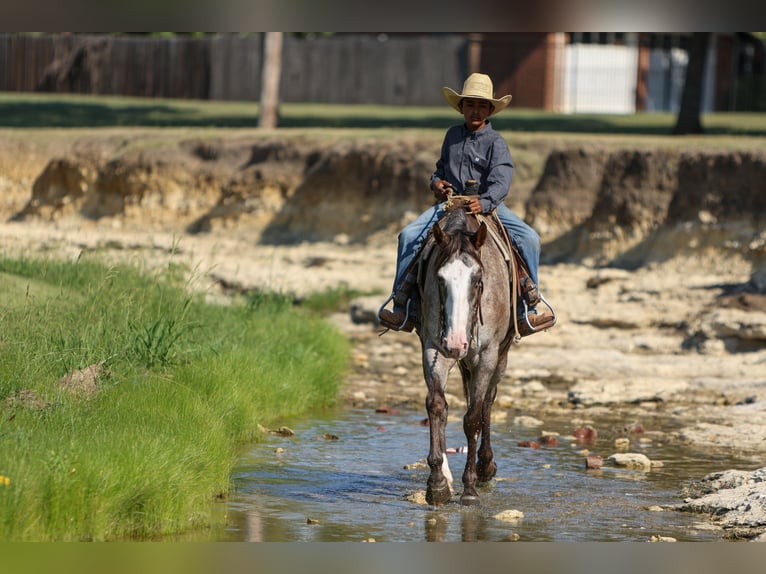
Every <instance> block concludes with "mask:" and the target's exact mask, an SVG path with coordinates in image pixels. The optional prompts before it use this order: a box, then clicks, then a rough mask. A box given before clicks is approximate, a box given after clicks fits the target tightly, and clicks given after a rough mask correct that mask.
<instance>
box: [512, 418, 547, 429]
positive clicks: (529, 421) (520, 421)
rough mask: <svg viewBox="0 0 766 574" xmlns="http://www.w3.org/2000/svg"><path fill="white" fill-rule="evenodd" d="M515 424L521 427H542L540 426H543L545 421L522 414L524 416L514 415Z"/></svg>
mask: <svg viewBox="0 0 766 574" xmlns="http://www.w3.org/2000/svg"><path fill="white" fill-rule="evenodd" d="M513 424H514V425H515V426H519V427H540V426H543V424H544V423H543V421H541V420H540V419H537V418H535V417H530V416H526V415H522V416H518V417H514V418H513Z"/></svg>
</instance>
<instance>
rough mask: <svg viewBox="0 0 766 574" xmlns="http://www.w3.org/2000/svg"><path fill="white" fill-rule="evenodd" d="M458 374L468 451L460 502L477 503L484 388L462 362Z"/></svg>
mask: <svg viewBox="0 0 766 574" xmlns="http://www.w3.org/2000/svg"><path fill="white" fill-rule="evenodd" d="M460 374H461V375H462V376H463V389H464V390H465V399H466V403H467V408H466V412H465V416H463V432H465V438H466V441H467V442H468V452H466V455H465V468H464V470H463V494H462V495H461V497H460V503H461V504H463V505H465V506H471V505H478V504H479V503H480V502H479V493H478V492H476V481H477V478H478V477H477V474H476V455H477V444H478V441H479V434H480V433H481V429H482V404H483V403H484V397H483V394H484V392H485V389H482V388H480V386H479V385H477V382H480V379H481V377H474V374H473V372H472V371H471V369H469V367H467V366H466V365H465V364H464V363H462V362H461V363H460Z"/></svg>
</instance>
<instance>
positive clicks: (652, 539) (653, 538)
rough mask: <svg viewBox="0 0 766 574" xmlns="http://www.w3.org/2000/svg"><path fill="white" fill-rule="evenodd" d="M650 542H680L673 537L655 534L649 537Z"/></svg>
mask: <svg viewBox="0 0 766 574" xmlns="http://www.w3.org/2000/svg"><path fill="white" fill-rule="evenodd" d="M649 542H678V540H677V539H676V538H673V537H672V536H658V535H656V534H655V535H653V536H651V537H649Z"/></svg>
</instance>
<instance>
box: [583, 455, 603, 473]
mask: <svg viewBox="0 0 766 574" xmlns="http://www.w3.org/2000/svg"><path fill="white" fill-rule="evenodd" d="M603 465H604V459H603V458H602V457H600V456H599V455H597V454H593V455H590V456H586V457H585V468H587V469H596V468H601V467H602V466H603Z"/></svg>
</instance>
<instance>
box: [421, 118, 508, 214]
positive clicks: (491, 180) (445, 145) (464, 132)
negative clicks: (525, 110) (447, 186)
mask: <svg viewBox="0 0 766 574" xmlns="http://www.w3.org/2000/svg"><path fill="white" fill-rule="evenodd" d="M436 179H444V180H447V181H448V182H450V183H451V184H452V187H453V188H454V189H455V193H457V194H459V195H460V194H463V193H464V191H465V190H464V185H463V184H464V183H465V181H466V180H468V179H475V180H476V181H478V182H479V201H480V202H481V207H482V210H483V212H484V213H489V212H490V211H492V210H493V209H494V208H496V207H497V206H498V205H500V204H501V203H502V202H503V200H504V199H505V197H506V196H507V195H508V190H509V189H510V187H511V180H512V179H513V160H512V159H511V151H510V150H509V149H508V144H507V143H506V141H505V140H504V139H503V136H501V135H500V134H499V133H498V132H496V131H495V130H494V129H493V128H492V124H491V123H490V122H487V125H486V126H484V127H483V128H482V129H480V130H478V131H475V132H470V131H468V129H466V127H465V124H460V125H457V126H452V127H451V128H449V129H448V130H447V133H446V134H445V135H444V141H443V142H442V148H441V155H440V157H439V159H438V161H437V162H436V170H435V171H434V172H433V174H432V175H431V182H432V183H433V181H434V180H436Z"/></svg>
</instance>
